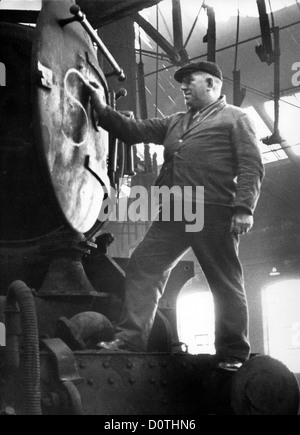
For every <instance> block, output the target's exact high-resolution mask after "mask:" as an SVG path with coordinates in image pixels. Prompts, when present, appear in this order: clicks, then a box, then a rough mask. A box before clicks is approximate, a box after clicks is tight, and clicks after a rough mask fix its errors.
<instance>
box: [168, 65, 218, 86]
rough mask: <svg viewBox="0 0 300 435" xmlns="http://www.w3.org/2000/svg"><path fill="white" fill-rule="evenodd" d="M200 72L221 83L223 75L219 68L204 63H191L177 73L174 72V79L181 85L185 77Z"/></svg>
mask: <svg viewBox="0 0 300 435" xmlns="http://www.w3.org/2000/svg"><path fill="white" fill-rule="evenodd" d="M200 71H202V72H205V73H208V74H211V75H212V76H215V77H218V79H220V80H222V81H223V74H222V71H221V69H220V67H219V66H218V65H217V64H216V63H213V62H206V61H202V62H191V63H189V64H187V65H185V66H183V67H182V68H180V69H179V70H178V71H176V73H175V76H174V78H175V80H176V81H177V82H179V83H182V81H183V79H184V77H185V76H187V75H188V74H192V73H195V72H200Z"/></svg>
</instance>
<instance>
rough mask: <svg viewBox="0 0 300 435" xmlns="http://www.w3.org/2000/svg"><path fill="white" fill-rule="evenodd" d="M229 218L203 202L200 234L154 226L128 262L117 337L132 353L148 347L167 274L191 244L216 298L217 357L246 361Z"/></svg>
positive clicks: (244, 313)
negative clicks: (203, 219) (202, 221)
mask: <svg viewBox="0 0 300 435" xmlns="http://www.w3.org/2000/svg"><path fill="white" fill-rule="evenodd" d="M231 219H232V209H231V208H229V207H225V206H224V207H223V206H214V205H206V206H205V221H204V229H203V230H202V231H201V232H196V233H188V232H186V222H174V221H171V222H162V221H157V222H154V223H153V224H152V226H151V227H150V229H149V231H148V233H147V234H146V236H145V238H144V240H143V241H142V242H141V244H140V245H139V246H138V247H137V249H136V250H135V251H134V253H133V255H132V257H131V259H130V262H129V266H128V269H127V274H126V286H125V302H124V307H123V312H122V315H121V319H120V323H119V325H118V328H117V331H116V338H120V339H122V340H124V341H125V342H126V343H127V344H128V345H129V346H130V347H131V348H132V349H133V350H135V351H141V352H143V351H146V350H147V343H148V339H149V335H150V333H151V329H152V326H153V323H154V319H155V315H156V311H157V308H158V303H159V300H160V298H161V296H162V295H163V292H164V289H165V286H166V283H167V280H168V278H169V276H170V273H171V271H172V269H173V268H174V267H175V266H176V264H177V263H178V262H179V261H180V260H181V258H182V257H183V255H184V254H185V253H186V252H187V250H188V249H189V248H192V249H193V251H194V253H195V255H196V257H197V259H198V261H199V263H200V266H201V267H202V270H203V272H204V274H205V276H206V279H207V281H208V284H209V286H210V289H211V292H212V294H213V298H214V305H215V322H216V325H215V347H216V353H217V356H218V357H219V358H220V359H224V358H236V359H238V360H241V361H245V360H247V359H248V357H249V354H250V345H249V340H248V317H249V316H248V305H247V299H246V293H245V288H244V278H243V271H242V266H241V263H240V261H239V258H238V247H239V236H237V235H235V234H233V233H232V232H231Z"/></svg>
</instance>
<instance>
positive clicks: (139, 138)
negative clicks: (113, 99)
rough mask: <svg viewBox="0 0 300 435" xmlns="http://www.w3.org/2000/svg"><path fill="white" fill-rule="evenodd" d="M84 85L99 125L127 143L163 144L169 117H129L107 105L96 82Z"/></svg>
mask: <svg viewBox="0 0 300 435" xmlns="http://www.w3.org/2000/svg"><path fill="white" fill-rule="evenodd" d="M85 85H86V88H87V89H88V92H89V94H90V96H91V104H92V107H93V109H94V110H95V112H96V113H97V115H98V118H99V121H98V123H99V125H100V127H102V128H104V130H106V131H108V132H109V133H111V134H112V135H113V136H114V137H116V138H118V139H120V140H122V141H123V142H125V143H126V144H128V145H134V144H137V143H142V142H145V143H155V144H157V145H163V143H164V141H165V138H166V135H167V132H168V127H169V123H170V118H165V119H151V120H150V119H149V120H145V121H138V120H135V119H130V118H128V117H127V116H124V115H122V114H121V113H119V112H117V111H116V110H114V109H112V108H111V107H110V106H108V105H107V103H106V101H105V100H104V96H103V94H102V93H101V92H99V85H98V84H97V83H94V82H85Z"/></svg>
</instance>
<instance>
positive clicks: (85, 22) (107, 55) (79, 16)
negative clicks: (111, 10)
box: [62, 5, 126, 81]
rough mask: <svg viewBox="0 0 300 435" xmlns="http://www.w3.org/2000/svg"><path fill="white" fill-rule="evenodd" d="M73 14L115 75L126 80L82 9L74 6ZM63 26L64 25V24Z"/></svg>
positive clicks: (71, 10) (121, 79) (72, 8)
mask: <svg viewBox="0 0 300 435" xmlns="http://www.w3.org/2000/svg"><path fill="white" fill-rule="evenodd" d="M70 12H71V14H73V15H74V17H75V20H76V21H78V22H79V23H81V25H82V27H83V28H84V29H85V30H86V32H87V33H88V34H89V35H90V37H91V39H92V41H94V42H95V43H96V44H97V46H98V48H99V50H100V51H101V53H102V54H103V56H104V57H105V58H106V60H107V61H108V62H109V63H110V65H111V66H112V68H113V70H114V73H115V74H116V75H117V76H118V77H119V80H120V81H125V80H126V75H125V73H124V71H123V69H122V68H121V67H120V66H119V64H118V63H117V61H116V60H115V58H114V57H113V56H112V54H111V53H110V51H109V50H108V48H107V47H106V45H105V44H104V42H103V41H102V40H101V39H100V38H99V36H98V34H97V32H96V31H95V30H94V29H93V27H92V26H91V25H90V23H89V22H88V20H87V19H86V16H85V14H84V13H83V12H82V11H81V9H80V7H79V6H78V5H73V6H72V7H71V9H70ZM62 24H63V23H62Z"/></svg>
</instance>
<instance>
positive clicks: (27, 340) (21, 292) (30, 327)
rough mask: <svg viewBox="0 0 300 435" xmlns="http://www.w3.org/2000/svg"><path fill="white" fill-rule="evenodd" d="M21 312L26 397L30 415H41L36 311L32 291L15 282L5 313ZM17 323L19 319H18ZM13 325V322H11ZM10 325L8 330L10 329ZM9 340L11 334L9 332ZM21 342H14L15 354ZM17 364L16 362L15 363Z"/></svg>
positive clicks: (7, 300) (8, 296) (27, 409)
mask: <svg viewBox="0 0 300 435" xmlns="http://www.w3.org/2000/svg"><path fill="white" fill-rule="evenodd" d="M18 306H19V308H20V312H21V320H22V332H23V337H24V370H25V397H26V404H25V406H26V411H27V414H28V415H41V414H42V411H41V387H40V354H39V334H38V323H37V316H36V309H35V304H34V300H33V295H32V291H31V290H30V289H29V288H28V287H27V286H26V284H24V283H23V282H22V281H15V282H14V283H13V284H12V285H11V286H10V287H9V289H8V292H7V296H6V305H5V313H9V315H10V316H12V315H14V314H13V313H15V314H16V315H17V316H19V315H18ZM16 321H17V319H16ZM9 325H11V321H10V322H9ZM9 325H8V328H9V327H10V326H9ZM7 335H8V340H9V338H10V335H11V332H10V331H9V330H8V331H7ZM18 342H19V340H14V346H15V347H16V348H15V352H14V353H16V352H19V343H18ZM15 362H16V361H15Z"/></svg>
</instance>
